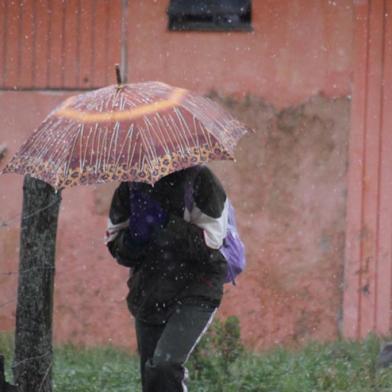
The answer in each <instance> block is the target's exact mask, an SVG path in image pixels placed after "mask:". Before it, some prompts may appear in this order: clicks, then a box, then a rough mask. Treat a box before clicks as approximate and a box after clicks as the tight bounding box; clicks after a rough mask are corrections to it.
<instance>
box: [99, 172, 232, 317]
mask: <svg viewBox="0 0 392 392" xmlns="http://www.w3.org/2000/svg"><path fill="white" fill-rule="evenodd" d="M187 184H188V185H187ZM132 189H133V188H132V186H130V184H129V183H122V184H121V185H120V186H119V187H118V188H117V189H116V191H115V193H114V196H113V200H112V204H111V209H110V216H109V226H108V233H107V234H108V241H107V243H108V247H109V250H110V252H111V254H112V255H113V256H114V257H115V258H116V259H117V261H118V262H119V263H120V264H122V265H124V266H127V267H130V268H131V273H130V279H129V281H128V286H129V289H130V291H129V295H128V297H127V302H128V307H129V309H130V311H131V313H132V314H133V315H134V316H135V317H136V318H138V319H140V320H143V321H146V322H150V323H161V322H164V321H165V320H166V318H167V317H168V316H169V315H170V312H171V311H172V310H173V308H174V306H173V305H175V304H176V303H179V302H182V303H199V304H205V305H206V306H214V307H215V306H218V305H219V303H220V301H221V298H222V294H223V283H224V279H225V276H226V269H227V265H226V261H225V259H224V257H223V256H222V254H221V253H220V252H219V250H218V249H219V248H220V246H221V245H222V241H223V239H224V237H225V235H226V230H227V199H226V194H225V192H224V190H223V188H222V186H221V184H220V182H219V180H218V179H217V178H216V177H215V176H214V174H213V173H212V172H211V171H210V170H209V169H208V168H207V167H206V166H202V167H199V168H190V169H186V170H181V171H178V172H175V173H173V174H171V175H169V176H166V177H164V178H162V179H161V180H159V181H158V182H157V183H156V184H155V185H154V187H152V188H150V194H151V196H152V197H153V198H154V200H155V201H157V202H158V203H159V204H160V206H161V207H162V208H163V209H164V210H165V212H166V213H167V216H168V220H167V223H166V225H165V226H164V227H159V228H157V229H156V230H155V231H154V232H153V234H152V236H151V238H150V240H149V241H148V243H147V244H145V245H143V246H140V245H138V244H135V243H133V242H132V241H130V240H129V239H130V237H131V235H130V232H129V230H130V229H129V227H130V225H129V219H128V218H129V216H130V215H129V214H130V211H131V206H130V200H131V197H130V196H131V195H130V192H132ZM187 189H188V191H187ZM189 189H190V190H191V193H192V194H193V197H192V198H191V199H192V200H193V204H191V207H190V206H189V205H188V204H187V203H186V202H185V199H186V196H185V193H187V194H188V195H189ZM185 204H187V207H186V206H185ZM188 209H191V211H189V210H188ZM190 222H192V223H190ZM131 227H132V226H131Z"/></svg>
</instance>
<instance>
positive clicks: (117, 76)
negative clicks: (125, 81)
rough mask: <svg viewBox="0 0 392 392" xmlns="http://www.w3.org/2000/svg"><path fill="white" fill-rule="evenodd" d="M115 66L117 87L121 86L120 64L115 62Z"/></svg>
mask: <svg viewBox="0 0 392 392" xmlns="http://www.w3.org/2000/svg"><path fill="white" fill-rule="evenodd" d="M115 67H116V79H117V84H118V87H121V86H122V78H121V71H120V65H119V64H116V65H115Z"/></svg>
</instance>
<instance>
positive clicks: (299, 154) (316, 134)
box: [0, 93, 350, 349]
mask: <svg viewBox="0 0 392 392" xmlns="http://www.w3.org/2000/svg"><path fill="white" fill-rule="evenodd" d="M212 96H213V97H214V99H217V100H219V101H221V102H222V103H223V104H224V105H226V106H227V108H228V109H229V110H231V111H232V112H233V113H234V114H235V115H237V116H238V117H239V118H241V119H243V121H245V122H246V123H248V124H249V125H250V126H252V127H254V128H255V133H253V134H249V135H248V136H246V137H245V138H244V139H243V140H242V142H241V143H240V146H239V149H238V151H237V162H236V163H235V164H234V163H231V162H219V163H215V164H213V165H211V166H212V167H213V169H214V170H215V171H216V173H217V174H218V175H219V177H220V178H221V179H222V182H223V183H224V185H225V187H226V188H227V191H228V193H229V195H230V197H231V198H232V200H233V203H234V205H235V206H236V208H237V214H238V220H239V225H240V231H241V233H242V235H243V238H244V241H245V243H246V246H247V254H248V263H249V266H248V268H247V270H246V272H245V273H244V274H243V276H241V277H240V279H239V281H238V287H231V286H230V285H228V286H226V290H225V291H226V294H225V298H224V301H223V306H222V308H221V310H220V312H219V316H220V317H226V316H228V315H232V314H235V315H238V316H239V317H240V320H241V327H242V336H243V339H244V342H246V343H247V344H248V345H249V347H252V348H255V349H262V348H265V347H269V346H271V345H274V344H277V343H292V344H296V343H301V342H302V341H303V340H306V339H316V338H317V339H330V338H333V337H335V336H336V335H337V333H338V322H337V320H338V318H339V310H340V307H341V298H340V287H341V284H342V263H343V243H344V219H345V211H344V205H345V173H346V160H347V154H346V143H347V134H348V121H349V107H350V102H349V100H348V99H345V98H340V99H336V100H334V99H331V98H325V97H320V96H317V97H314V98H312V99H310V100H309V101H307V102H306V103H304V104H302V105H298V106H293V107H290V108H287V109H285V110H282V111H278V110H276V109H274V107H273V106H271V105H269V104H267V103H265V102H264V101H262V100H261V99H260V98H252V97H250V98H246V99H244V100H241V101H236V100H234V99H231V98H225V99H222V98H220V97H219V96H217V95H216V94H212ZM65 97H66V95H65V94H57V95H53V94H52V95H50V94H47V93H45V94H38V95H37V94H35V93H6V94H0V107H1V111H2V114H1V115H2V117H1V118H2V126H1V127H0V144H2V143H5V144H7V146H8V148H9V153H8V154H7V156H6V158H5V159H4V160H3V161H1V162H0V168H1V167H2V165H3V164H4V161H6V160H7V158H8V157H9V156H10V155H11V153H13V152H14V151H15V149H16V148H17V146H19V145H20V144H21V142H22V140H24V139H25V138H26V137H27V136H28V134H29V133H30V131H31V129H32V128H34V127H35V126H36V125H37V124H38V123H39V122H40V121H41V120H42V118H43V117H44V115H45V114H46V113H47V112H48V111H49V110H50V109H51V108H52V107H53V106H54V105H55V104H56V103H58V102H60V101H61V100H63V99H64V98H65ZM21 102H24V104H25V105H27V107H29V108H30V110H29V111H28V112H26V113H25V114H24V115H23V116H20V115H19V107H20V104H21ZM21 186H22V178H21V177H20V176H17V175H6V176H3V177H0V189H1V201H2V202H1V203H0V226H1V227H0V330H12V329H13V327H14V311H15V305H16V303H15V299H16V283H17V274H16V273H12V274H8V272H16V271H17V269H18V265H17V254H18V241H19V228H18V226H19V221H20V216H19V214H20V207H21V193H22V192H21ZM112 190H113V186H112V185H104V186H97V187H80V188H74V189H70V190H66V191H65V192H64V193H63V202H62V207H61V212H60V222H59V235H58V245H57V261H56V265H57V270H56V284H55V286H56V288H55V313H54V325H55V341H56V342H57V343H59V342H66V341H72V342H74V343H81V344H88V345H92V344H102V343H109V342H111V343H114V344H117V345H123V346H127V347H131V348H132V349H134V348H135V339H134V335H133V331H132V328H133V326H132V320H131V318H130V316H129V315H128V312H127V309H126V305H125V301H124V299H125V295H126V293H127V289H126V284H125V282H126V278H127V271H126V269H124V268H122V267H120V266H117V265H116V263H115V262H114V261H113V260H112V259H111V258H110V256H109V255H108V253H107V251H106V249H105V247H104V245H103V242H102V238H103V234H104V229H105V225H106V213H107V208H108V204H109V201H110V197H111V193H112Z"/></svg>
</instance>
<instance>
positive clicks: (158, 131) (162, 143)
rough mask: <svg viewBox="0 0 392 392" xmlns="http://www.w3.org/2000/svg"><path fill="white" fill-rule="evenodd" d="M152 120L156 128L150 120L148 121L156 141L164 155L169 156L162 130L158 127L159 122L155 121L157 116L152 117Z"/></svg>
mask: <svg viewBox="0 0 392 392" xmlns="http://www.w3.org/2000/svg"><path fill="white" fill-rule="evenodd" d="M153 120H154V123H155V125H156V126H154V124H152V122H151V121H150V120H148V121H149V122H150V124H151V127H152V128H153V129H154V134H155V136H156V138H157V139H158V143H159V145H160V146H161V147H162V149H163V150H164V153H165V155H169V154H170V150H169V146H168V145H167V143H166V140H165V138H164V137H163V134H162V130H161V127H160V125H159V121H158V119H157V116H154V117H153Z"/></svg>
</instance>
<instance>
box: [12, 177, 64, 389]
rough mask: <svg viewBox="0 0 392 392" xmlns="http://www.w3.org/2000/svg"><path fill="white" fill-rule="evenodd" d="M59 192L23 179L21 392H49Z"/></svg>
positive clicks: (17, 367) (17, 366)
mask: <svg viewBox="0 0 392 392" xmlns="http://www.w3.org/2000/svg"><path fill="white" fill-rule="evenodd" d="M60 202H61V195H60V193H55V191H54V189H53V188H52V187H51V186H50V185H48V184H47V183H45V182H43V181H41V180H37V179H35V178H32V177H30V176H26V177H25V179H24V184H23V209H22V211H23V212H22V223H21V226H22V227H21V237H20V256H19V259H20V262H19V282H18V302H17V307H16V331H15V354H14V363H13V374H14V381H15V384H16V385H17V387H18V391H21V392H38V391H40V392H50V391H52V377H51V375H52V364H53V351H52V316H53V284H54V273H55V249H56V232H57V221H58V213H59V207H60Z"/></svg>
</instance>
